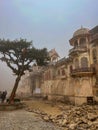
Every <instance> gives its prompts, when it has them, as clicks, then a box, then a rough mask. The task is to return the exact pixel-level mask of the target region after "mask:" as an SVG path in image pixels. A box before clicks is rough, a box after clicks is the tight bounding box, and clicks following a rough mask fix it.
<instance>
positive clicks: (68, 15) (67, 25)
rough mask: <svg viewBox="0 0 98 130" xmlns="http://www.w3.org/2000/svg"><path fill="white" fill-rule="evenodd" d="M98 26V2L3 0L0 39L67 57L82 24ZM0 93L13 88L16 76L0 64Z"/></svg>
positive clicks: (86, 0)
mask: <svg viewBox="0 0 98 130" xmlns="http://www.w3.org/2000/svg"><path fill="white" fill-rule="evenodd" d="M97 24H98V0H0V38H1V39H2V38H4V39H10V40H14V39H19V38H24V39H27V40H28V41H31V40H33V44H34V46H35V47H37V48H43V47H46V48H47V49H48V50H50V49H52V48H55V49H56V50H57V52H58V53H59V55H60V56H61V57H64V56H67V55H68V50H69V49H70V46H69V39H70V38H71V37H72V35H73V33H74V31H76V30H77V29H79V28H80V27H81V25H82V26H83V27H86V28H89V29H91V28H93V27H94V26H96V25H97ZM0 73H1V74H0V90H1V89H2V90H5V89H8V88H10V89H11V88H12V86H13V84H14V77H13V75H12V72H11V71H10V70H9V69H8V67H7V66H6V65H5V64H3V63H1V62H0Z"/></svg>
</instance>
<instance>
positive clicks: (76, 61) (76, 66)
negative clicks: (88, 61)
mask: <svg viewBox="0 0 98 130" xmlns="http://www.w3.org/2000/svg"><path fill="white" fill-rule="evenodd" d="M77 68H79V60H78V59H76V60H75V69H77Z"/></svg>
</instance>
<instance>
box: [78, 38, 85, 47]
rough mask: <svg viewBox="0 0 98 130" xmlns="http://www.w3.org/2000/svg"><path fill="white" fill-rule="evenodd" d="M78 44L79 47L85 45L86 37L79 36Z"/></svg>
mask: <svg viewBox="0 0 98 130" xmlns="http://www.w3.org/2000/svg"><path fill="white" fill-rule="evenodd" d="M79 44H80V46H81V47H84V46H86V39H85V38H81V39H80V42H79Z"/></svg>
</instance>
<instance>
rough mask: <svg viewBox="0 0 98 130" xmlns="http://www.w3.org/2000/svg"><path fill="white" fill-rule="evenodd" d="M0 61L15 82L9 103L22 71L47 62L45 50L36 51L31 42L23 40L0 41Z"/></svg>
mask: <svg viewBox="0 0 98 130" xmlns="http://www.w3.org/2000/svg"><path fill="white" fill-rule="evenodd" d="M0 53H1V58H0V59H1V60H2V61H3V62H5V63H6V64H7V66H8V67H9V68H10V69H11V70H12V71H13V74H15V75H16V76H17V77H16V80H15V84H14V87H13V90H12V92H11V95H10V98H9V103H11V102H13V100H14V97H15V93H16V90H17V87H18V84H19V81H20V79H21V76H22V75H24V71H26V70H30V64H31V63H32V62H36V63H37V64H38V65H40V66H42V65H46V64H47V61H49V57H48V53H47V49H46V48H43V49H36V48H35V47H33V46H32V42H27V41H26V40H24V39H20V40H14V41H10V40H0Z"/></svg>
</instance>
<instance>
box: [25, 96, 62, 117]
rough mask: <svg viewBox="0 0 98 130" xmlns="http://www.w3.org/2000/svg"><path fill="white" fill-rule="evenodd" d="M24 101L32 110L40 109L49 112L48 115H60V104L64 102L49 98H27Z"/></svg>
mask: <svg viewBox="0 0 98 130" xmlns="http://www.w3.org/2000/svg"><path fill="white" fill-rule="evenodd" d="M24 103H25V104H26V106H28V108H30V109H31V110H40V111H42V112H45V113H47V114H48V115H58V114H61V112H62V111H61V110H60V106H62V105H63V104H62V103H55V102H51V101H47V100H42V99H36V98H33V99H31V100H27V101H26V100H25V101H24Z"/></svg>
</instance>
